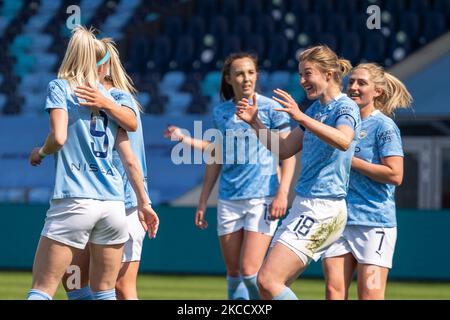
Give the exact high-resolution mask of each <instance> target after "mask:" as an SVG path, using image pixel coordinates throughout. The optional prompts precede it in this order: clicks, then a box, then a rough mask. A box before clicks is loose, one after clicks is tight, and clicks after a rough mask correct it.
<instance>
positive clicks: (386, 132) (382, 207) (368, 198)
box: [347, 110, 403, 228]
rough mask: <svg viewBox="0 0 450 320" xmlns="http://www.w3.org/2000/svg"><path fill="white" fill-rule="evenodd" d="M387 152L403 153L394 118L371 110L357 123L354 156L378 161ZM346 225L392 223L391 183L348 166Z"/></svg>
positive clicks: (393, 187) (388, 224) (386, 224)
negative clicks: (367, 115)
mask: <svg viewBox="0 0 450 320" xmlns="http://www.w3.org/2000/svg"><path fill="white" fill-rule="evenodd" d="M389 156H401V157H403V148H402V140H401V137H400V130H399V129H398V127H397V125H396V124H395V123H394V121H393V120H392V119H391V118H389V117H387V116H386V115H384V114H383V113H381V112H380V111H379V110H375V111H374V112H373V113H372V114H371V115H370V116H369V117H367V118H366V119H364V120H363V121H362V124H361V132H360V133H359V141H358V144H357V145H356V149H355V157H358V158H360V159H362V160H365V161H367V162H370V163H375V164H380V163H381V159H382V158H384V157H389ZM347 207H348V220H347V224H349V225H362V226H373V227H386V228H390V227H395V226H396V225H397V220H396V216H395V186H394V185H392V184H387V183H378V182H376V181H374V180H372V179H370V178H369V177H367V176H365V175H363V174H361V173H359V172H358V171H356V170H352V171H351V174H350V183H349V189H348V195H347Z"/></svg>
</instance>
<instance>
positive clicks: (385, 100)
mask: <svg viewBox="0 0 450 320" xmlns="http://www.w3.org/2000/svg"><path fill="white" fill-rule="evenodd" d="M356 69H364V70H367V72H368V73H369V76H370V80H371V81H372V82H373V83H374V84H375V87H376V88H378V89H380V90H381V94H380V95H379V96H378V97H376V98H375V99H374V106H375V108H376V109H378V110H380V111H381V112H383V113H384V114H385V115H387V116H391V115H392V114H393V113H394V111H395V110H396V109H399V108H408V107H409V106H410V105H411V103H412V101H413V98H412V96H411V94H410V93H409V91H408V89H407V88H406V87H405V85H404V84H403V83H402V82H401V81H400V80H399V79H397V78H396V77H395V76H393V75H392V74H390V73H389V72H386V71H385V70H384V69H383V67H381V66H379V65H377V64H375V63H362V64H359V65H358V66H357V67H355V68H354V69H353V70H356Z"/></svg>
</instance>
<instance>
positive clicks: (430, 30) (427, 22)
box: [421, 11, 447, 42]
mask: <svg viewBox="0 0 450 320" xmlns="http://www.w3.org/2000/svg"><path fill="white" fill-rule="evenodd" d="M446 24H447V23H446V21H445V16H444V14H442V13H441V12H436V11H427V12H425V13H424V22H423V31H422V34H421V37H423V38H424V39H425V41H426V42H430V41H431V40H433V39H435V38H436V37H437V36H439V35H441V34H443V33H444V32H446V31H447V26H446Z"/></svg>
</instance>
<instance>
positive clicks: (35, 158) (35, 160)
mask: <svg viewBox="0 0 450 320" xmlns="http://www.w3.org/2000/svg"><path fill="white" fill-rule="evenodd" d="M39 150H40V148H33V150H31V153H30V164H31V165H32V166H34V167H35V166H38V165H40V164H41V162H42V157H41V156H40V155H39Z"/></svg>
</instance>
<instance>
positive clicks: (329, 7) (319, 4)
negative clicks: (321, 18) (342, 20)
mask: <svg viewBox="0 0 450 320" xmlns="http://www.w3.org/2000/svg"><path fill="white" fill-rule="evenodd" d="M341 1H342V0H341ZM333 11H334V1H333V0H314V1H313V12H315V13H318V14H321V15H322V14H325V13H330V12H333Z"/></svg>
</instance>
